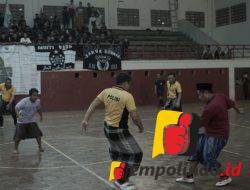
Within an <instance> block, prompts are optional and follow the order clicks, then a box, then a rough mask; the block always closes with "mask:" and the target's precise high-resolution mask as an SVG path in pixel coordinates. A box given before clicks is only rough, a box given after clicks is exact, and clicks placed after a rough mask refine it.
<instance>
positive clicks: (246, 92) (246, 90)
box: [243, 86, 248, 100]
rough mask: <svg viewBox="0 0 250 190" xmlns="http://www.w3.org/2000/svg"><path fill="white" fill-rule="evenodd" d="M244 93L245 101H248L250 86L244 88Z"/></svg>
mask: <svg viewBox="0 0 250 190" xmlns="http://www.w3.org/2000/svg"><path fill="white" fill-rule="evenodd" d="M243 93H244V98H245V100H247V99H248V86H243Z"/></svg>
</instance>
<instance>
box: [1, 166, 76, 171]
mask: <svg viewBox="0 0 250 190" xmlns="http://www.w3.org/2000/svg"><path fill="white" fill-rule="evenodd" d="M74 167H79V166H77V165H72V166H55V167H53V166H51V167H37V168H35V167H34V168H32V167H31V168H29V167H23V168H20V167H8V166H0V169H15V170H54V169H63V168H74Z"/></svg>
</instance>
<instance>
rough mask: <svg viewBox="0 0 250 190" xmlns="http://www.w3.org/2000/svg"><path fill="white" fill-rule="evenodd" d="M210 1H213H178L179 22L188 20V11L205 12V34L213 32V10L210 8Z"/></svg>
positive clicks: (203, 29)
mask: <svg viewBox="0 0 250 190" xmlns="http://www.w3.org/2000/svg"><path fill="white" fill-rule="evenodd" d="M209 1H211V0H178V2H179V10H178V18H179V20H182V19H186V15H185V13H186V11H194V12H204V13H205V28H201V29H202V31H204V32H209V31H210V30H211V23H210V18H211V15H210V14H211V10H210V9H211V8H210V7H209Z"/></svg>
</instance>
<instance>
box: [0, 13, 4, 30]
mask: <svg viewBox="0 0 250 190" xmlns="http://www.w3.org/2000/svg"><path fill="white" fill-rule="evenodd" d="M3 23H4V15H3V13H0V28H1V27H3Z"/></svg>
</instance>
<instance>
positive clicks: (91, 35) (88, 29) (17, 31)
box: [0, 0, 126, 45]
mask: <svg viewBox="0 0 250 190" xmlns="http://www.w3.org/2000/svg"><path fill="white" fill-rule="evenodd" d="M83 11H86V12H85V14H84V15H87V16H85V18H84V17H83ZM61 17H62V19H59V17H58V15H54V16H53V17H48V16H46V15H45V13H44V12H42V11H41V13H40V14H36V15H35V19H34V25H33V27H30V26H28V25H27V23H26V21H25V19H24V17H22V18H21V19H20V20H18V21H17V20H16V19H11V21H10V23H9V26H8V28H6V27H4V26H3V22H4V15H3V14H2V15H1V18H0V27H1V30H0V43H15V42H22V43H23V42H25V43H36V44H43V43H72V44H88V45H97V44H99V43H108V44H113V45H114V44H120V45H122V44H123V42H124V41H125V40H124V39H119V37H115V36H113V35H112V32H111V30H108V29H107V27H106V26H105V24H104V21H103V19H104V18H102V15H101V13H100V11H99V10H98V9H97V8H95V7H93V6H91V4H90V3H87V9H86V10H85V9H83V6H82V2H80V3H79V6H78V7H77V6H76V5H75V4H74V1H73V0H71V1H70V4H69V5H68V6H65V7H64V8H63V11H62V15H61ZM21 39H22V40H21ZM24 39H26V40H24ZM28 39H29V40H28ZM125 43H126V42H125Z"/></svg>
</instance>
